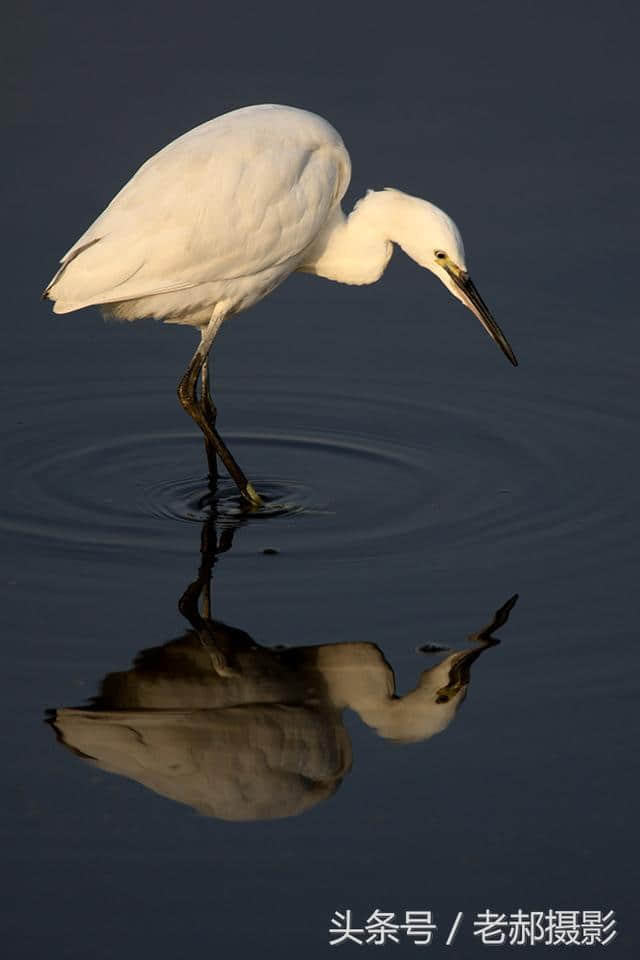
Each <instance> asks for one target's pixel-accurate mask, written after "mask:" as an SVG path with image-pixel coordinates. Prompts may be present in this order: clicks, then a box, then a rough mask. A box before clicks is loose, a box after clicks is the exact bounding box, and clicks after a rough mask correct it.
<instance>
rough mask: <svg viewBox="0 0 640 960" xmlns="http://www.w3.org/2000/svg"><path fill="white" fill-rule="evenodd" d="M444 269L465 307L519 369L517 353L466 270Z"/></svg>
mask: <svg viewBox="0 0 640 960" xmlns="http://www.w3.org/2000/svg"><path fill="white" fill-rule="evenodd" d="M444 269H445V270H446V271H447V273H448V274H449V276H450V277H451V279H452V280H453V282H454V284H455V286H456V292H457V293H458V296H459V297H460V300H462V302H463V303H464V305H465V306H466V307H468V308H469V310H471V312H472V313H475V315H476V317H477V318H478V320H479V321H480V323H481V324H482V326H483V327H484V328H485V330H486V331H487V333H488V334H489V336H490V337H491V338H492V339H493V340H495V342H496V343H497V344H498V346H499V347H500V349H501V350H502V352H503V353H504V355H505V356H506V357H507V359H508V360H509V361H510V362H511V363H512V364H513V365H514V367H517V366H518V361H517V360H516V355H515V353H514V352H513V350H512V349H511V347H510V346H509V343H508V341H507V338H506V337H505V335H504V333H503V332H502V330H501V329H500V327H499V326H498V324H497V323H496V322H495V320H494V319H493V317H492V316H491V313H490V311H489V308H488V306H487V305H486V303H485V302H484V300H483V299H482V297H481V296H480V294H479V293H478V291H477V290H476V288H475V286H474V285H473V281H472V280H471V277H470V276H469V274H468V273H466V272H465V271H464V270H460V269H455V268H452V267H449V266H448V265H446V266H445V268H444Z"/></svg>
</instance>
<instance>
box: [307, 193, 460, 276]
mask: <svg viewBox="0 0 640 960" xmlns="http://www.w3.org/2000/svg"><path fill="white" fill-rule="evenodd" d="M451 241H453V243H451ZM394 243H397V244H398V246H399V247H401V248H402V249H403V250H404V252H405V253H406V254H407V256H409V257H411V259H412V260H415V261H416V263H418V264H420V266H422V267H427V268H428V269H430V270H433V268H434V263H433V251H434V248H435V247H439V246H443V245H444V246H453V248H454V249H455V250H456V252H457V253H458V258H459V259H458V264H457V265H458V267H460V268H462V269H464V252H463V247H462V240H461V238H460V234H459V232H458V230H457V228H456V226H455V224H454V223H453V221H452V220H451V219H450V218H449V217H448V216H447V215H446V214H445V213H444V212H443V211H442V210H440V209H439V208H438V207H436V206H435V205H434V204H432V203H429V202H428V201H427V200H422V199H420V198H419V197H412V196H409V194H406V193H402V192H401V191H400V190H395V189H392V188H391V187H387V188H386V189H384V190H369V192H368V193H367V194H366V196H364V197H363V198H362V199H361V200H359V201H358V203H357V204H356V205H355V207H354V208H353V211H352V212H351V213H350V214H349V216H348V217H347V216H345V214H344V212H343V211H342V209H341V208H340V207H338V208H337V209H336V210H335V212H334V214H333V216H332V217H331V219H330V220H329V222H328V223H327V225H326V227H325V228H324V230H323V231H322V233H321V234H320V235H319V237H318V239H317V240H316V241H315V242H314V243H313V245H312V246H311V247H310V248H309V250H308V252H307V255H306V257H305V260H304V262H303V264H302V265H301V266H300V267H299V268H298V269H299V270H301V271H303V272H305V273H315V274H317V275H318V276H320V277H326V279H328V280H336V281H338V282H339V283H351V284H366V283H375V282H376V280H379V279H380V277H381V276H382V274H383V273H384V271H385V269H386V266H387V264H388V263H389V260H390V258H391V254H392V253H393V244H394ZM460 261H462V262H460ZM434 272H435V270H434ZM441 279H442V278H441Z"/></svg>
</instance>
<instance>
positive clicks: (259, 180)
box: [47, 105, 351, 326]
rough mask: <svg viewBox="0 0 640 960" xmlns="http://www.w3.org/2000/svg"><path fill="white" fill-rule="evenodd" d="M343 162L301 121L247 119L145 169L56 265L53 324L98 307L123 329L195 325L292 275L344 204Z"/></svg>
mask: <svg viewBox="0 0 640 960" xmlns="http://www.w3.org/2000/svg"><path fill="white" fill-rule="evenodd" d="M350 170H351V168H350V163H349V155H348V154H347V151H346V150H345V147H344V144H343V143H342V140H341V139H340V137H339V136H338V134H337V133H336V132H335V130H333V129H332V127H330V126H329V124H328V123H326V121H324V120H322V119H321V118H320V117H317V116H315V115H314V114H312V113H307V112H306V111H304V110H294V109H292V108H287V107H273V106H269V105H264V106H258V107H247V108H245V109H243V110H236V111H234V112H233V113H230V114H226V115H224V116H222V117H217V118H216V119H215V120H210V121H209V122H208V123H204V124H202V125H201V126H199V127H196V128H195V129H194V130H191V131H189V133H186V134H184V136H182V137H179V138H178V139H177V140H174V141H173V143H170V144H169V145H168V146H167V147H165V148H164V149H163V150H160V152H159V153H157V154H155V156H153V157H151V159H150V160H147V162H146V163H145V164H143V166H142V167H140V169H139V170H138V172H137V173H136V174H135V175H134V176H133V177H132V179H131V180H130V181H129V182H128V183H127V184H126V185H125V186H124V187H123V188H122V190H121V191H120V193H118V194H117V195H116V197H115V198H114V199H113V200H112V201H111V203H110V204H109V206H108V207H107V209H106V210H105V211H104V213H102V214H101V215H100V216H99V217H98V219H97V220H96V221H95V222H94V223H93V224H92V225H91V226H90V227H89V229H88V230H87V231H86V232H85V233H84V234H83V235H82V236H81V237H80V238H79V239H78V240H77V242H76V243H75V244H74V245H73V246H72V247H71V249H70V250H69V251H68V252H67V253H66V254H65V255H64V257H63V258H62V261H61V262H62V267H61V268H60V270H59V271H58V273H57V274H56V276H55V277H54V279H53V280H52V282H51V284H50V285H49V287H48V290H47V296H48V297H49V298H50V299H52V300H54V301H55V306H54V311H55V312H56V313H68V312H69V311H71V310H78V309H80V308H81V307H86V306H89V305H91V304H104V305H106V306H107V307H108V309H109V311H110V312H113V313H114V314H116V315H118V316H121V317H123V318H126V319H136V318H138V317H142V316H150V315H151V316H158V317H161V318H163V319H165V320H172V321H179V322H186V323H193V324H196V325H199V326H200V325H203V324H206V323H208V322H209V320H210V318H211V311H212V308H213V306H215V304H217V303H220V302H221V301H226V302H229V304H230V306H231V308H232V310H233V312H236V311H238V310H240V309H245V308H246V307H249V306H251V305H252V304H253V303H255V302H256V301H257V300H259V299H260V298H261V297H263V296H264V295H265V294H266V293H268V292H269V291H270V290H272V289H273V288H274V287H275V286H276V285H277V284H278V283H280V282H281V281H282V280H283V279H284V278H285V277H287V276H288V275H289V274H290V273H291V272H292V271H293V270H295V269H296V268H297V267H298V265H299V263H300V260H301V257H302V256H303V254H304V252H305V250H306V249H307V248H308V247H309V245H310V244H311V243H312V242H313V241H314V240H315V239H316V238H317V236H318V234H319V233H320V231H321V230H322V228H323V227H324V226H325V224H326V222H327V220H328V218H329V217H330V215H331V213H332V211H333V210H334V209H335V207H336V205H337V204H339V202H340V200H341V199H342V196H343V195H344V192H345V190H346V189H347V185H348V183H349V177H350Z"/></svg>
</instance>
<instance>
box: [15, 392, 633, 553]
mask: <svg viewBox="0 0 640 960" xmlns="http://www.w3.org/2000/svg"><path fill="white" fill-rule="evenodd" d="M172 403H173V397H168V396H166V395H165V394H164V393H163V392H160V391H158V390H155V391H150V392H149V391H148V392H146V393H145V394H144V396H143V397H141V396H140V395H139V394H136V395H133V394H132V395H130V396H129V395H126V394H123V393H121V392H120V393H116V392H115V391H113V392H111V391H110V392H105V394H104V396H102V397H97V396H94V397H92V404H93V405H94V407H95V411H96V412H95V415H92V416H91V417H87V416H83V417H81V418H80V419H79V418H78V416H77V409H78V408H77V403H76V400H75V398H73V397H69V396H65V397H64V398H63V397H59V398H58V400H57V401H56V402H54V403H53V404H51V403H50V404H49V407H48V412H49V417H50V422H52V423H54V424H55V427H53V428H51V429H50V430H49V431H48V432H47V433H44V432H43V430H42V428H41V426H40V425H39V424H38V422H37V417H36V408H35V405H34V410H33V411H27V417H26V419H27V420H32V425H31V426H30V427H26V428H24V429H22V430H20V431H19V432H16V433H15V434H12V435H11V437H10V438H9V440H8V443H7V445H6V452H7V455H8V461H9V465H10V469H11V471H12V474H13V476H14V478H15V482H14V487H13V491H12V496H11V498H10V500H8V501H6V502H5V503H3V504H1V505H0V510H1V512H0V527H3V528H5V529H6V530H11V531H14V532H15V533H18V534H21V535H23V536H26V537H29V538H32V539H35V540H42V539H46V540H48V541H49V542H54V541H57V542H59V543H61V544H63V543H77V544H85V545H91V546H94V547H99V546H101V545H104V546H118V547H121V548H128V547H131V548H144V549H146V548H153V549H160V550H171V551H176V550H177V551H180V552H183V551H189V552H193V549H194V543H195V542H196V538H195V537H194V531H193V524H194V523H198V522H200V521H202V520H203V519H205V518H206V517H208V516H210V515H211V514H212V512H215V517H216V520H217V522H218V523H219V524H220V525H223V526H231V527H234V526H241V527H242V528H243V533H242V536H241V537H239V538H237V540H236V543H237V544H238V545H237V546H234V553H235V552H236V551H237V550H240V551H243V550H247V551H255V550H258V549H262V548H263V547H264V546H266V545H267V544H268V545H269V546H277V547H278V549H280V550H287V551H294V552H300V551H305V550H312V551H316V552H318V551H331V553H332V554H333V555H334V556H336V557H338V558H341V559H344V558H349V557H366V556H370V555H374V554H377V553H380V552H386V553H389V552H391V553H394V552H396V553H397V552H403V553H406V552H410V551H412V550H415V549H422V548H424V547H427V546H430V547H432V546H433V545H434V544H438V545H439V546H443V545H444V546H446V547H447V548H451V549H453V550H456V551H460V550H461V549H465V548H471V547H478V546H480V547H482V546H483V545H487V546H488V545H491V546H492V547H493V548H494V549H496V548H501V549H503V550H506V549H509V548H513V549H514V550H516V549H517V550H522V549H526V548H527V546H529V545H533V544H536V548H537V549H541V547H542V546H543V545H544V544H545V543H549V544H553V543H556V544H557V542H558V541H559V540H560V539H561V538H565V539H567V538H568V539H572V540H574V541H575V540H576V539H579V538H580V537H581V536H582V534H583V533H584V532H585V531H586V530H590V531H591V532H593V529H594V527H598V528H599V529H600V531H601V535H602V537H606V535H607V529H608V528H609V527H611V528H613V527H615V528H616V530H617V535H618V537H619V531H620V528H621V526H624V524H621V518H620V517H619V516H618V515H617V509H618V508H617V507H616V502H617V501H616V500H615V499H613V498H611V497H610V496H609V497H607V496H603V494H602V491H601V490H599V489H598V486H597V483H595V482H592V481H591V474H590V470H589V463H590V461H591V458H592V457H593V456H594V455H597V456H600V457H608V456H614V455H616V454H617V455H618V456H619V451H620V449H621V447H623V446H624V436H625V434H627V433H628V432H629V429H630V426H631V425H630V424H629V423H628V422H625V421H624V420H618V419H615V418H613V417H611V416H608V417H605V416H604V415H598V414H597V413H595V412H593V411H588V410H585V409H583V408H578V407H571V406H570V405H567V404H563V405H559V404H558V402H557V400H554V399H546V400H545V399H542V400H539V401H536V403H535V404H532V403H527V402H518V401H517V398H516V397H514V396H511V397H505V396H501V395H500V393H499V392H498V391H497V390H494V391H491V390H489V391H487V392H485V393H483V394H478V407H479V409H478V410H475V411H474V410H473V409H471V410H470V409H469V407H468V406H467V407H464V408H463V407H462V406H461V407H457V406H452V405H447V404H445V403H438V402H437V401H433V400H425V401H424V402H423V403H420V404H417V403H410V402H402V401H400V400H395V401H391V402H388V401H385V402H381V401H379V400H378V399H376V398H372V397H367V396H362V395H359V396H350V395H347V394H344V395H338V396H336V395H334V396H325V395H322V394H316V395H314V394H313V393H312V392H310V391H309V390H308V386H307V388H306V392H305V393H302V392H287V391H283V390H276V391H275V392H274V393H272V394H271V395H270V396H269V398H268V399H267V401H266V402H262V403H261V406H260V423H259V424H257V425H256V424H255V423H252V421H253V420H255V419H256V414H255V410H254V409H251V408H250V407H249V405H248V399H247V393H246V392H243V391H241V390H238V391H237V393H236V392H231V396H230V398H228V399H226V403H227V404H228V407H229V411H230V413H229V416H230V417H231V415H233V418H234V420H233V422H232V425H231V426H230V427H228V428H225V423H224V422H223V423H222V424H221V430H222V431H223V434H224V435H225V438H226V439H227V442H228V444H229V446H230V448H231V449H232V450H233V452H234V454H235V456H236V458H237V459H238V461H239V463H241V464H242V466H243V467H244V469H245V470H246V472H247V474H248V475H249V476H250V477H251V479H252V481H253V483H254V485H255V486H256V488H257V489H258V491H259V492H260V493H261V494H262V496H263V497H264V499H265V507H264V508H263V509H261V510H253V511H252V510H247V508H246V507H245V506H244V505H243V504H242V503H241V501H240V498H239V497H238V494H237V491H236V489H235V487H234V485H233V484H232V483H231V482H230V481H229V480H228V479H226V478H222V479H221V480H220V481H219V485H218V488H217V491H216V494H215V496H213V495H212V493H211V491H210V489H209V487H208V483H207V479H206V477H205V476H204V475H203V468H204V453H203V449H202V443H201V440H200V438H199V435H198V433H197V431H196V429H195V427H192V425H191V424H190V423H189V422H188V421H187V420H186V419H184V421H183V419H182V418H181V412H180V411H177V412H175V414H174V409H173V406H172V405H171V404H172ZM169 410H170V411H171V412H170V413H169V412H168V411H169ZM23 414H24V411H23ZM29 414H31V416H29ZM162 416H166V418H167V420H168V421H169V422H170V423H171V422H175V423H176V424H180V428H179V429H175V430H161V429H148V427H147V426H146V425H147V424H149V423H158V422H162V420H161V418H162ZM541 423H544V424H545V427H544V430H541V428H540V424H541ZM88 424H90V425H91V428H92V436H91V437H88V436H87V435H86V434H87V426H88ZM260 428H262V429H260ZM619 473H620V477H621V479H620V481H619V483H620V484H623V485H625V486H627V487H628V489H627V490H626V496H625V500H626V502H627V503H628V502H629V496H631V495H632V496H633V497H634V499H636V500H637V499H638V495H637V492H635V493H633V494H632V493H631V490H632V484H631V483H630V482H629V483H627V482H626V480H625V473H624V470H622V471H619ZM267 530H268V535H267V533H266V531H267ZM618 546H620V543H618ZM574 549H575V544H574Z"/></svg>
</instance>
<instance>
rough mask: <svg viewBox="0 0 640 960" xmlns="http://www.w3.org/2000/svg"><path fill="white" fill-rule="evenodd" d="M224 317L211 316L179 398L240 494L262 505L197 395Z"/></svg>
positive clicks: (179, 391)
mask: <svg viewBox="0 0 640 960" xmlns="http://www.w3.org/2000/svg"><path fill="white" fill-rule="evenodd" d="M223 319H224V317H214V318H212V320H211V322H210V323H209V325H208V326H207V327H206V329H205V330H204V331H203V333H202V339H201V341H200V345H199V347H198V349H197V350H196V352H195V353H194V355H193V357H192V359H191V363H190V364H189V366H188V367H187V372H186V373H185V375H184V376H183V378H182V380H181V381H180V383H179V384H178V400H179V401H180V404H181V406H182V408H183V410H185V411H186V412H187V413H188V414H189V416H190V417H191V418H192V419H193V420H195V422H196V423H197V424H198V426H199V427H200V429H201V430H202V432H203V434H204V437H205V441H208V443H209V445H210V446H211V447H212V448H213V449H214V450H215V453H216V454H217V455H218V456H219V457H220V459H221V460H222V462H223V464H224V465H225V467H226V468H227V470H228V471H229V475H230V476H231V477H232V478H233V480H234V482H235V484H236V486H237V487H238V490H239V491H240V494H241V496H242V497H243V498H244V499H245V500H246V501H247V503H250V504H251V505H252V506H254V507H260V506H262V498H261V497H260V496H259V495H258V493H257V492H256V490H255V488H254V486H253V484H252V483H250V481H249V480H247V477H246V476H245V474H244V472H243V471H242V470H241V469H240V467H239V466H238V464H237V463H236V461H235V460H234V458H233V456H232V455H231V451H230V450H229V448H228V447H227V445H226V443H225V442H224V440H223V439H222V437H221V436H220V434H219V433H218V431H217V430H216V428H215V426H214V425H212V424H211V423H210V422H209V420H208V418H207V417H206V416H205V414H204V412H203V409H202V401H201V400H199V399H198V378H199V376H200V374H201V372H202V368H203V366H204V363H205V361H206V360H207V357H208V355H209V350H210V349H211V344H212V343H213V340H214V337H215V335H216V333H217V332H218V330H219V329H220V326H221V324H222V321H223ZM212 406H213V405H212Z"/></svg>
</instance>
